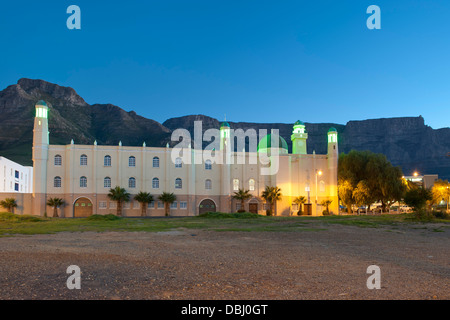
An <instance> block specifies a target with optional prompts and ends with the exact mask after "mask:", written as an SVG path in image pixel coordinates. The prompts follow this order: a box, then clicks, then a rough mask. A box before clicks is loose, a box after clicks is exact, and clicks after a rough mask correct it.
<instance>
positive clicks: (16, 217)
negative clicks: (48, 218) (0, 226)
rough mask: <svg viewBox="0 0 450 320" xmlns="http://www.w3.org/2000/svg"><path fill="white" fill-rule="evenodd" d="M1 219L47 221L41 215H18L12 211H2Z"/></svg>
mask: <svg viewBox="0 0 450 320" xmlns="http://www.w3.org/2000/svg"><path fill="white" fill-rule="evenodd" d="M0 221H12V222H39V221H45V220H44V219H42V218H41V217H37V216H30V215H17V214H14V213H10V212H2V213H0Z"/></svg>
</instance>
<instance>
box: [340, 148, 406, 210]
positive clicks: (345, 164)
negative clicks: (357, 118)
mask: <svg viewBox="0 0 450 320" xmlns="http://www.w3.org/2000/svg"><path fill="white" fill-rule="evenodd" d="M402 176H403V174H402V171H401V169H400V167H394V166H393V165H392V164H391V163H390V162H389V161H388V160H387V158H386V156H385V155H383V154H380V153H372V152H370V151H356V150H352V151H350V152H349V153H348V154H341V155H340V156H339V162H338V193H339V198H340V199H341V201H342V202H343V203H344V204H345V205H346V206H347V208H348V211H349V213H351V212H352V210H351V207H352V205H353V204H356V203H357V202H359V203H364V202H368V204H369V205H370V203H373V202H375V201H380V202H381V205H382V208H383V211H385V210H386V208H387V207H390V206H391V205H392V204H393V203H394V202H395V201H400V200H401V198H402V196H403V194H404V192H405V190H406V186H405V183H404V179H402ZM362 181H363V182H362Z"/></svg>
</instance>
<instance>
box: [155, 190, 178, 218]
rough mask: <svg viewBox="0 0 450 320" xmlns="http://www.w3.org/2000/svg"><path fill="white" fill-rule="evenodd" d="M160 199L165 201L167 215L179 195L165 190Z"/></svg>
mask: <svg viewBox="0 0 450 320" xmlns="http://www.w3.org/2000/svg"><path fill="white" fill-rule="evenodd" d="M158 199H159V200H161V201H162V202H164V212H165V215H166V216H169V214H170V205H171V204H172V203H174V202H175V200H176V199H177V197H176V196H175V194H173V193H169V192H163V193H162V194H161V195H160V196H159V197H158Z"/></svg>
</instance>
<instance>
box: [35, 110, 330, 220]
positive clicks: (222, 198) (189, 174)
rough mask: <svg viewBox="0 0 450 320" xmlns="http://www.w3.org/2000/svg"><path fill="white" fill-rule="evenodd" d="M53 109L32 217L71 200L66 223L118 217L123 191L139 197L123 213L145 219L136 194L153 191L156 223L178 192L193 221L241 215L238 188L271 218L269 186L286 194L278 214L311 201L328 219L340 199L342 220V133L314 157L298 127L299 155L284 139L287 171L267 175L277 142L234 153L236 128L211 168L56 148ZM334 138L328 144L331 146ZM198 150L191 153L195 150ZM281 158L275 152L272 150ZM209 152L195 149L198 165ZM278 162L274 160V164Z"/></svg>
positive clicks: (100, 149)
mask: <svg viewBox="0 0 450 320" xmlns="http://www.w3.org/2000/svg"><path fill="white" fill-rule="evenodd" d="M47 116H48V107H47V105H46V103H45V102H44V101H39V102H38V103H37V104H36V117H35V121H34V138H33V167H34V175H33V196H32V199H31V202H32V207H31V210H30V213H32V214H36V215H43V214H44V212H51V211H49V210H51V208H49V207H47V206H46V201H47V199H48V198H50V197H59V198H63V199H64V201H65V203H66V205H65V206H64V207H63V208H61V209H60V216H63V217H78V216H87V215H91V214H109V213H112V214H115V213H116V203H115V202H114V201H111V200H110V199H109V198H108V196H107V194H108V193H109V190H110V189H111V188H114V187H115V186H120V187H123V188H125V189H126V190H127V192H129V193H130V194H131V195H132V197H131V201H130V202H129V203H127V204H125V206H124V208H123V213H122V214H123V215H124V216H139V215H140V214H141V208H140V205H141V204H140V203H138V202H136V201H134V200H133V195H135V194H137V193H138V192H140V191H144V192H149V193H150V194H152V195H153V196H154V198H155V201H154V202H153V203H150V204H149V205H148V208H147V215H149V216H163V215H164V206H163V204H162V203H161V202H160V201H158V199H157V198H158V196H159V195H160V194H161V193H162V192H173V193H174V194H175V195H176V198H177V199H176V202H175V203H174V204H172V206H171V210H170V211H171V215H179V216H193V215H198V214H199V213H202V212H206V211H221V212H235V211H237V210H239V209H241V208H240V201H237V200H235V199H233V198H232V195H233V193H234V192H235V191H237V190H238V189H246V190H249V191H250V193H251V194H252V195H253V197H252V198H251V199H249V200H248V201H246V203H245V208H243V209H245V210H246V211H250V212H256V213H260V214H265V209H266V208H267V204H266V203H265V202H264V200H263V199H261V197H260V196H261V193H262V191H263V190H264V189H265V187H266V186H277V187H279V188H281V193H282V199H281V200H280V201H278V202H277V203H276V210H275V211H276V214H277V215H292V214H297V210H298V208H296V206H295V205H294V204H293V200H294V199H295V198H296V197H298V196H305V197H306V198H307V199H308V203H309V205H307V206H306V207H307V209H308V210H309V212H310V213H311V214H312V215H321V214H322V210H323V209H324V208H323V207H322V206H319V205H316V203H320V202H321V201H322V200H332V203H331V205H330V211H332V212H333V213H338V196H337V161H338V143H337V131H336V129H334V128H332V129H330V131H329V132H328V152H327V154H324V155H317V154H307V153H306V150H307V149H306V143H307V138H308V134H307V133H306V130H305V125H304V124H303V123H302V122H300V121H297V122H296V123H295V125H294V128H293V133H292V136H291V139H292V145H293V152H292V153H291V154H289V153H288V149H287V143H286V142H285V141H284V140H283V139H282V138H281V137H280V138H279V139H280V143H279V148H278V151H279V152H278V153H279V155H278V158H277V160H278V161H279V168H278V170H277V171H276V172H275V173H273V174H270V175H267V174H261V172H263V170H262V169H264V168H265V167H267V165H266V164H262V163H261V162H260V161H257V162H256V163H250V162H251V161H250V158H252V157H253V156H256V158H259V156H260V155H261V154H262V153H264V154H266V153H267V152H269V154H270V150H272V146H271V144H270V141H272V140H273V139H270V137H271V135H268V136H267V137H265V138H263V139H261V141H260V142H259V144H258V151H257V152H256V154H255V153H251V152H234V151H231V149H230V145H231V143H230V141H231V139H233V137H232V130H231V129H230V125H229V124H228V123H226V122H225V123H223V124H222V125H221V128H220V150H217V151H215V152H217V153H218V154H219V155H220V156H221V157H223V159H232V160H233V161H232V163H230V162H226V161H224V162H223V164H219V163H214V162H210V161H204V162H202V163H200V164H194V163H195V161H192V162H191V163H192V164H189V163H184V162H183V161H181V159H176V160H175V161H173V160H172V157H171V154H172V151H173V149H172V148H169V147H166V148H154V147H147V146H146V145H145V143H144V144H143V146H142V147H127V146H122V144H121V143H119V145H117V146H100V145H97V143H96V142H94V144H93V145H76V144H74V142H73V141H72V143H71V144H69V145H50V144H49V133H48V120H47ZM326 138H327V137H324V139H326ZM190 150H191V149H190ZM272 151H273V150H272ZM199 152H202V150H194V149H192V151H191V153H192V159H194V158H195V157H196V154H198V153H199ZM270 159H271V161H274V159H272V158H270Z"/></svg>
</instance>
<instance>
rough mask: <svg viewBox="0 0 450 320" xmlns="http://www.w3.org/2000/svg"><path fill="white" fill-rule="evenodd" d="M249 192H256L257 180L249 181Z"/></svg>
mask: <svg viewBox="0 0 450 320" xmlns="http://www.w3.org/2000/svg"><path fill="white" fill-rule="evenodd" d="M248 190H250V191H253V190H255V180H254V179H250V180H248Z"/></svg>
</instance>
